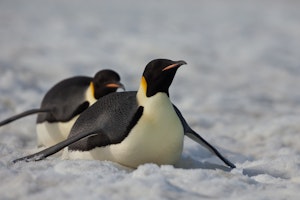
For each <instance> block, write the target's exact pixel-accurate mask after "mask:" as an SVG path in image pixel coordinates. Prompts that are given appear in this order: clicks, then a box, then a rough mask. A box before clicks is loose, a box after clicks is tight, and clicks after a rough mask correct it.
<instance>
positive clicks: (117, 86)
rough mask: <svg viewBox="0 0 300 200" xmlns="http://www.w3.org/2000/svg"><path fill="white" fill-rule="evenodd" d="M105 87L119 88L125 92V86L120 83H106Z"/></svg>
mask: <svg viewBox="0 0 300 200" xmlns="http://www.w3.org/2000/svg"><path fill="white" fill-rule="evenodd" d="M105 86H106V87H108V88H121V89H123V90H124V91H125V86H124V85H123V84H122V83H120V82H115V83H108V84H106V85H105Z"/></svg>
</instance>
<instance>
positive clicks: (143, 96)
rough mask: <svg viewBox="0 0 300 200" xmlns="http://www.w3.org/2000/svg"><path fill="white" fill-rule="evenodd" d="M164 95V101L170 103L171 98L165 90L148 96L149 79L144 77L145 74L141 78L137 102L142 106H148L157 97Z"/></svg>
mask: <svg viewBox="0 0 300 200" xmlns="http://www.w3.org/2000/svg"><path fill="white" fill-rule="evenodd" d="M160 97H162V98H163V99H164V102H168V103H170V104H172V103H171V101H170V99H169V95H168V94H167V93H164V92H158V93H156V94H155V95H153V96H151V97H147V81H146V79H145V78H144V76H143V77H142V79H141V83H140V87H139V89H138V91H137V102H138V104H139V105H140V106H146V105H148V103H149V102H152V101H153V100H154V99H156V98H160Z"/></svg>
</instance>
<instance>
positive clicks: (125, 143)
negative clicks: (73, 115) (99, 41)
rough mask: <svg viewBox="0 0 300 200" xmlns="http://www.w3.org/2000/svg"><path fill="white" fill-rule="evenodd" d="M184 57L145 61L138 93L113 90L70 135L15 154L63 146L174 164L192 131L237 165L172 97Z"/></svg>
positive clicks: (130, 161) (76, 154) (83, 153)
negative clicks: (189, 120) (191, 124)
mask: <svg viewBox="0 0 300 200" xmlns="http://www.w3.org/2000/svg"><path fill="white" fill-rule="evenodd" d="M185 64H186V62H185V61H182V60H181V61H172V60H168V59H156V60H152V61H151V62H150V63H148V64H147V66H146V68H145V70H144V73H143V76H142V78H141V82H140V86H139V89H138V91H137V92H135V91H133V92H118V93H111V94H108V95H106V96H104V97H103V98H101V99H99V100H98V101H97V102H96V103H95V104H93V105H92V106H91V107H89V108H88V109H86V110H85V111H84V112H83V113H82V114H81V115H80V116H79V118H78V119H77V121H76V122H75V124H74V126H73V127H72V129H71V132H70V135H69V137H68V139H67V140H65V141H63V142H61V143H59V144H57V145H54V146H52V147H50V148H47V149H45V150H43V151H40V152H38V153H35V154H32V155H29V156H26V157H23V158H19V159H16V160H15V161H14V162H17V161H20V160H27V161H28V160H42V159H44V158H46V157H47V156H49V155H52V154H54V153H56V152H58V151H60V150H61V149H63V148H65V147H67V148H66V149H65V151H64V155H63V157H64V158H67V159H97V160H109V161H113V162H117V163H119V164H121V165H124V166H127V167H131V168H136V167H138V166H139V165H142V164H144V163H155V164H158V165H173V164H175V163H176V162H177V161H178V160H179V159H180V157H181V154H182V150H183V141H184V136H185V135H186V136H188V137H190V138H191V139H193V140H194V141H196V142H197V143H199V144H201V145H203V146H204V147H206V148H207V149H208V150H209V151H211V152H212V153H214V154H215V155H216V156H218V157H219V158H220V159H221V160H222V161H223V162H224V163H225V164H226V165H228V166H229V167H231V168H234V167H235V166H234V164H232V163H231V162H230V161H229V160H227V159H226V158H225V157H223V156H222V155H221V154H220V153H219V152H218V151H217V150H216V148H214V147H213V146H212V145H210V144H209V143H208V142H207V141H205V140H204V139H203V138H202V137H201V136H200V135H198V134H197V133H196V132H195V131H193V130H192V129H191V128H190V127H189V125H188V124H187V122H186V120H185V119H184V118H183V116H182V114H181V113H180V111H179V110H178V109H177V108H176V106H175V105H173V104H172V102H171V101H170V98H169V87H170V85H171V83H172V81H173V78H174V76H175V74H176V71H177V69H178V68H179V67H180V66H182V65H185Z"/></svg>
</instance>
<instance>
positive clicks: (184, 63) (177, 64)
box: [162, 60, 187, 71]
mask: <svg viewBox="0 0 300 200" xmlns="http://www.w3.org/2000/svg"><path fill="white" fill-rule="evenodd" d="M186 64H187V63H186V62H185V61H184V60H180V61H176V62H175V63H174V64H172V65H169V66H167V67H165V68H163V70H162V71H167V70H169V69H173V68H176V67H180V66H181V65H186Z"/></svg>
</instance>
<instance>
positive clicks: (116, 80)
mask: <svg viewBox="0 0 300 200" xmlns="http://www.w3.org/2000/svg"><path fill="white" fill-rule="evenodd" d="M92 84H93V88H94V97H95V98H96V99H99V98H100V97H103V96H105V95H107V94H109V93H112V92H115V91H117V89H118V88H122V89H123V90H125V88H124V85H123V84H122V83H120V76H119V75H118V74H117V73H116V72H115V71H112V70H109V69H105V70H101V71H99V72H97V73H96V75H95V76H94V78H93V80H92Z"/></svg>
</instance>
